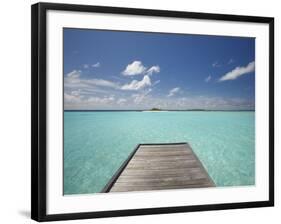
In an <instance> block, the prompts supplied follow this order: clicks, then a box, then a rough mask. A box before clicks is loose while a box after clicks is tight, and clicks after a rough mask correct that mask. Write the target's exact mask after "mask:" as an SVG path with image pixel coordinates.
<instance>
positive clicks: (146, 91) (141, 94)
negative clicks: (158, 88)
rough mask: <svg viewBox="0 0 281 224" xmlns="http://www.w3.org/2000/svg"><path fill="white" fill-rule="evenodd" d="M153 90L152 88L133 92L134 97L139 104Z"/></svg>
mask: <svg viewBox="0 0 281 224" xmlns="http://www.w3.org/2000/svg"><path fill="white" fill-rule="evenodd" d="M151 91H152V89H147V90H145V91H143V92H141V93H138V94H133V95H132V97H133V98H134V103H136V104H139V103H141V102H142V101H144V99H145V98H146V97H147V95H148V94H149V93H150V92H151Z"/></svg>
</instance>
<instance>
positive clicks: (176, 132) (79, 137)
mask: <svg viewBox="0 0 281 224" xmlns="http://www.w3.org/2000/svg"><path fill="white" fill-rule="evenodd" d="M169 142H170V143H172V142H188V143H189V144H190V146H191V147H192V149H193V150H194V152H195V153H196V154H197V156H198V157H199V159H200V160H201V162H202V163H203V165H204V166H205V168H206V169H207V171H208V173H209V174H210V176H211V177H212V179H213V180H214V182H215V184H216V185H217V186H239V185H240V186H241V185H253V184H255V113H254V112H197V111H196V112H190V111H189V112H64V193H65V194H83V193H96V192H100V191H101V190H102V188H103V187H104V185H105V184H106V183H107V182H108V181H109V179H110V178H111V177H112V175H113V174H114V173H115V171H116V170H117V169H118V168H119V167H120V165H121V164H122V163H123V161H124V160H125V159H126V158H127V157H128V155H129V154H130V152H131V151H132V150H133V149H134V148H135V146H136V145H137V144H139V143H169Z"/></svg>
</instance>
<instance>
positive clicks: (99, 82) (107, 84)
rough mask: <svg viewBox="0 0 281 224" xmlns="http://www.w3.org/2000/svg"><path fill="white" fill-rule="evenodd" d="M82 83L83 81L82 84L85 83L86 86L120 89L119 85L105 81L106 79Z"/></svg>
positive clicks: (89, 80) (88, 80)
mask: <svg viewBox="0 0 281 224" xmlns="http://www.w3.org/2000/svg"><path fill="white" fill-rule="evenodd" d="M81 81H82V83H85V84H90V85H95V86H102V87H111V88H114V89H119V85H118V84H117V83H115V82H111V81H108V80H104V79H87V80H81Z"/></svg>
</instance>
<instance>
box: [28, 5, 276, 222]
mask: <svg viewBox="0 0 281 224" xmlns="http://www.w3.org/2000/svg"><path fill="white" fill-rule="evenodd" d="M48 10H63V11H75V12H100V13H111V14H123V15H141V16H158V17H159V16H162V17H174V18H192V19H205V20H217V21H219V20H220V21H235V22H254V23H264V24H268V25H269V34H268V35H269V76H270V77H269V183H268V184H269V200H267V201H256V202H243V203H226V204H211V205H210V204H208V205H196V206H178V207H160V208H146V209H130V210H114V211H102V212H85V213H70V214H52V215H48V214H46V143H47V142H46V127H47V125H46V124H47V120H46V115H47V114H46V109H47V108H46V107H47V106H46V69H47V68H46V35H47V33H46V13H47V11H48ZM31 12H32V13H31V26H32V30H31V37H32V38H31V41H32V45H31V59H32V60H31V61H32V64H31V73H32V74H31V76H32V78H31V82H32V83H31V96H32V99H31V102H32V103H31V121H32V122H31V127H32V133H31V137H32V139H31V161H32V163H31V218H32V219H34V220H36V221H55V220H70V219H85V218H102V217H115V216H132V215H147V214H161V213H177V212H192V211H206V210H222V209H238V208H254V207H267V206H274V18H271V17H255V16H240V15H224V14H210V13H194V12H183V11H164V10H150V9H136V8H119V7H103V6H89V5H73V4H55V3H37V4H34V5H32V11H31Z"/></svg>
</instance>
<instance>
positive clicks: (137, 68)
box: [122, 61, 146, 76]
mask: <svg viewBox="0 0 281 224" xmlns="http://www.w3.org/2000/svg"><path fill="white" fill-rule="evenodd" d="M145 70H146V67H144V66H143V65H142V62H141V61H133V62H132V63H131V64H128V65H127V67H126V69H125V70H124V71H123V72H122V74H123V75H127V76H131V75H139V74H143V73H144V72H145Z"/></svg>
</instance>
